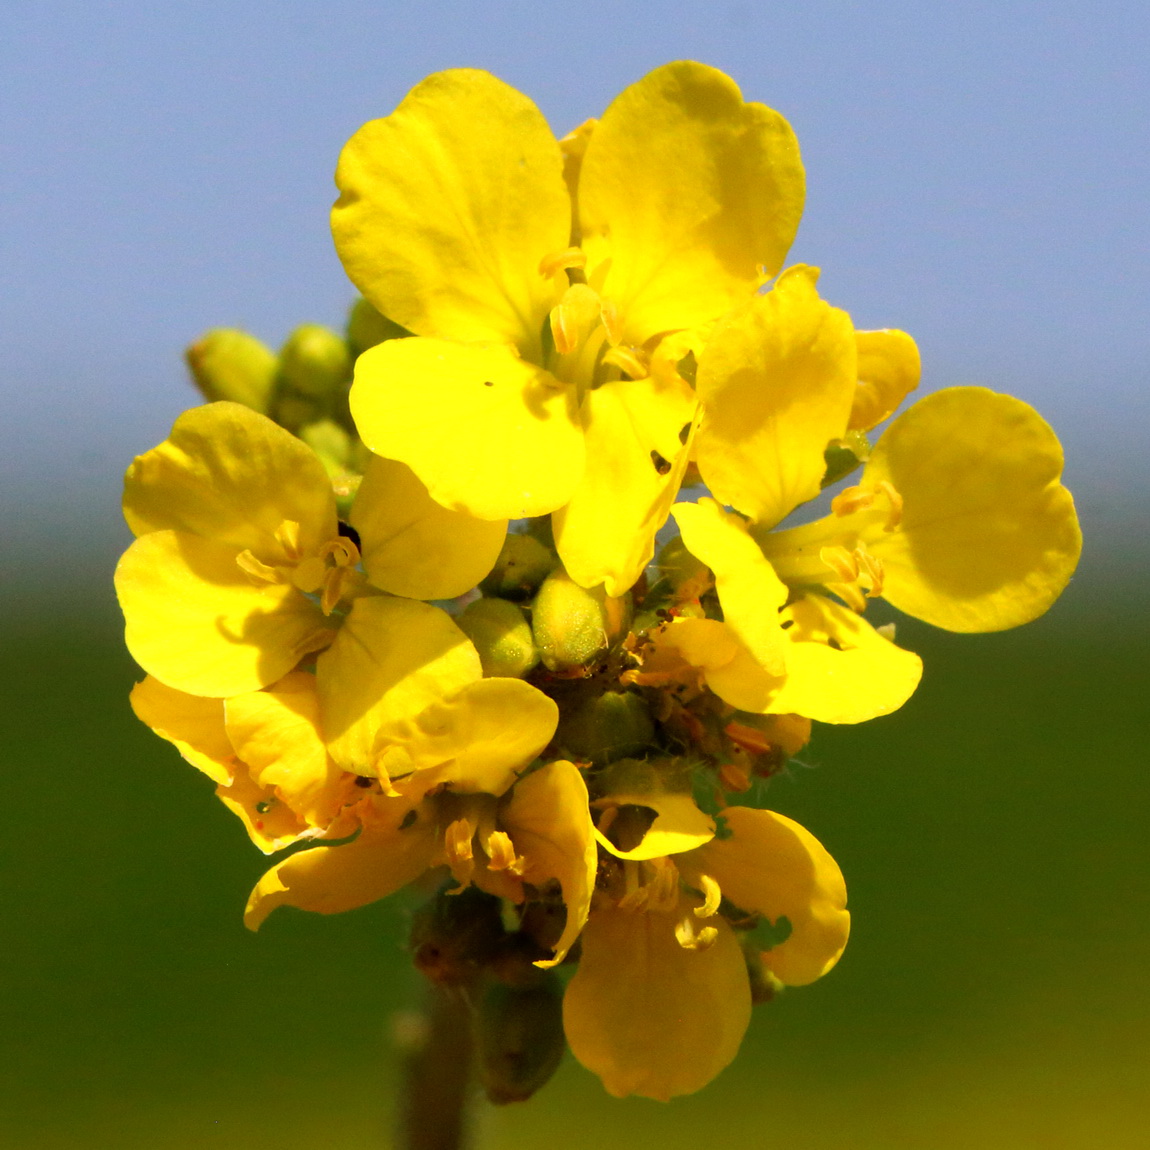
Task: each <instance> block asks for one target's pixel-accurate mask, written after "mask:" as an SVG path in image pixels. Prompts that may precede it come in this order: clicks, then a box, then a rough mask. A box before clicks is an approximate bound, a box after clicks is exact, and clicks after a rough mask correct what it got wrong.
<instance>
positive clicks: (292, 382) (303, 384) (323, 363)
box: [279, 323, 352, 401]
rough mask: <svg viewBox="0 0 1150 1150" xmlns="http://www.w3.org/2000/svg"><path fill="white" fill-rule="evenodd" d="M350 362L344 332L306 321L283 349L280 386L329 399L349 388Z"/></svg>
mask: <svg viewBox="0 0 1150 1150" xmlns="http://www.w3.org/2000/svg"><path fill="white" fill-rule="evenodd" d="M351 363H352V360H351V352H350V350H349V349H348V346H347V341H346V340H345V339H344V338H343V337H342V336H341V335H339V334H338V333H337V332H334V331H332V330H331V328H329V327H322V326H321V325H320V324H317V323H305V324H303V325H302V326H300V327H297V328H296V329H295V331H293V332H292V333H291V335H289V336H288V337H287V340H286V341H285V342H284V345H283V347H281V348H280V365H279V373H280V380H279V385H280V386H281V387H282V386H283V385H285V384H286V385H287V386H288V387H289V388H290V389H291V390H292V391H294V392H298V393H299V394H300V395H306V396H309V397H310V398H312V399H318V400H321V401H327V400H329V399H332V398H334V397H335V396H337V395H338V393H339V392H340V391H341V390H346V388H347V385H348V382H349V380H350V379H351Z"/></svg>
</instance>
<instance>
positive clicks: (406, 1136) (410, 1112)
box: [399, 984, 472, 1150]
mask: <svg viewBox="0 0 1150 1150" xmlns="http://www.w3.org/2000/svg"><path fill="white" fill-rule="evenodd" d="M426 1011H427V1022H428V1031H427V1036H426V1041H424V1042H423V1043H421V1044H420V1046H419V1047H418V1049H416V1050H414V1051H412V1052H411V1053H410V1054H409V1055H408V1056H407V1059H406V1064H405V1066H404V1092H403V1098H402V1100H401V1103H400V1107H401V1108H400V1132H399V1145H400V1146H401V1147H403V1148H404V1150H462V1148H463V1147H464V1146H465V1145H466V1143H467V1115H466V1110H467V1093H468V1085H469V1083H470V1080H471V1060H472V1040H471V1018H470V1014H469V1007H468V1004H467V1000H466V998H465V997H464V996H463V995H461V994H452V993H451V992H450V991H446V990H444V989H443V988H442V987H438V986H435V985H434V984H432V985H429V986H428V990H427V1007H426Z"/></svg>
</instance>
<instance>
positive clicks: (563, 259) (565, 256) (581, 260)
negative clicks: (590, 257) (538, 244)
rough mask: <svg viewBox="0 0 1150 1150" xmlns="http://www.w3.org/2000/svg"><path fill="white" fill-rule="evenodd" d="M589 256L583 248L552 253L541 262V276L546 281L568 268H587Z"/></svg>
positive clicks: (565, 249)
mask: <svg viewBox="0 0 1150 1150" xmlns="http://www.w3.org/2000/svg"><path fill="white" fill-rule="evenodd" d="M586 266H587V254H586V253H585V252H584V251H583V249H582V248H564V249H563V250H562V251H561V252H552V253H551V254H550V255H547V256H544V257H543V258H542V259H541V260H540V261H539V274H540V275H541V276H543V278H544V279H550V278H551V277H552V276H553V275H555V274H556V273H557V272H563V271H566V270H567V269H568V268H580V269H582V268H585V267H586Z"/></svg>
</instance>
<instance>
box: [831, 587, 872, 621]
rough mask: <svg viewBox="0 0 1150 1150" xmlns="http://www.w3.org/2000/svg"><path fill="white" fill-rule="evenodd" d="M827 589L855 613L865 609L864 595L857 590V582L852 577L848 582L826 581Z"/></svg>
mask: <svg viewBox="0 0 1150 1150" xmlns="http://www.w3.org/2000/svg"><path fill="white" fill-rule="evenodd" d="M826 587H827V590H828V591H829V592H830V593H831V594H832V595H837V596H838V597H839V598H840V599H841V600H842V601H843V602H844V603H845V604H846V605H847V606H848V607H849V608H850V609H851V610H852V611H853V612H854V613H855V614H856V615H861V614H862V613H863V612H864V611H865V610H866V596H865V595H864V594H863V593H862V592H861V591H860V590H859V586H858V584H857V583H856V582H855V581H854V580H853V579H852V580H851V582H849V583H828V584H827V585H826Z"/></svg>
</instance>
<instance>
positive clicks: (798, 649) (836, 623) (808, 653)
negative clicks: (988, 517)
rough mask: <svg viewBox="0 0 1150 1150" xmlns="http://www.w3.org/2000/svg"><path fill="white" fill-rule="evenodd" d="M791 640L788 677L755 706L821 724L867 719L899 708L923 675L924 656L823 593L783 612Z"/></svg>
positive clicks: (857, 721)
mask: <svg viewBox="0 0 1150 1150" xmlns="http://www.w3.org/2000/svg"><path fill="white" fill-rule="evenodd" d="M782 614H783V619H784V622H785V623H790V624H791V626H790V627H789V628H788V630H787V632H786V636H787V639H788V641H789V643H790V644H791V645H790V646H789V647H788V649H787V675H786V680H785V682H784V683H783V684H782V685H781V687H780V688H779V689H778V690H776V691H775V692H773V694H772V696H771V698H770V700H769V702H768V703H767V705H766V706H765V707H761V708H747V707H744V708H742V709H743V710H751V709H757V710H761V711H764V712H766V713H769V714H774V715H788V714H795V715H803V716H805V717H806V718H808V719H814V720H815V721H816V722H819V723H863V722H866V721H867V720H868V719H874V718H877V717H878V716H879V715H888V714H890V712H891V711H897V710H898V708H899V707H901V706H902V705H903V703H905V702H906V701H907V699H909V698H910V697H911V695H912V694H914V690H915V688H916V687H917V686H918V681H919V679H920V678H922V660H921V659H920V658H919V657H918V656H917V655H916V654H914V652H913V651H906V650H904V649H903V648H902V647H898V646H896V645H895V644H894V643H892V642H891V641H890V640H889V639H887V638H885V637H884V636H882V635H880V634H879V633H878V632H877V631H876V630H875V629H874V628H873V627H872V626H871V625H870V624H869V623H868V622H867V621H866V620H865V619H863V618H861V617H860V616H859V615H856V614H855V613H854V612H853V611H851V610H849V609H848V608H847V607H843V606H842V605H840V604H838V603H835V602H833V601H832V600H830V599H827V598H826V597H825V596H823V595H805V596H803V598H801V599H798V600H796V601H795V602H794V603H792V604H791V605H790V606H789V607H787V608H786V609H785V610H784V611H783V613H782Z"/></svg>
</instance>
